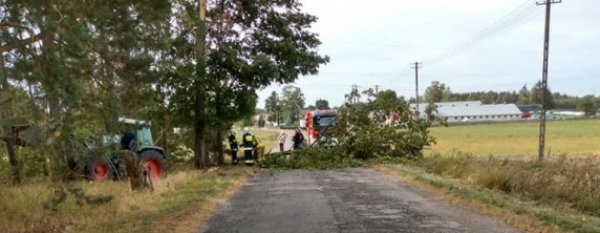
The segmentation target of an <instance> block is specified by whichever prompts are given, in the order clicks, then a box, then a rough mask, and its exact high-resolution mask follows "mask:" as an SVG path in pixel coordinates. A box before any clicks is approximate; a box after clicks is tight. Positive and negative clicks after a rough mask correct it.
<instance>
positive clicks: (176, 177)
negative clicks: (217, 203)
mask: <svg viewBox="0 0 600 233" xmlns="http://www.w3.org/2000/svg"><path fill="white" fill-rule="evenodd" d="M241 177H242V172H240V171H227V172H201V171H182V172H175V173H172V174H169V175H168V176H167V177H166V178H164V179H161V180H157V181H155V182H154V188H155V190H154V191H153V192H132V191H130V188H129V185H128V183H127V182H98V183H91V182H76V183H73V184H69V185H73V186H78V187H80V188H82V189H83V190H85V192H86V194H88V195H95V194H104V195H112V196H113V197H114V198H113V200H112V201H111V202H109V203H106V204H102V205H97V206H93V205H78V204H77V203H76V201H75V199H74V198H71V197H68V198H67V199H66V200H65V201H64V202H63V203H61V204H59V205H58V206H57V208H56V210H50V209H46V208H44V206H45V205H46V204H47V203H48V202H49V200H51V199H52V198H53V197H54V196H55V194H54V190H55V188H54V187H53V186H51V185H48V184H43V183H40V184H26V185H23V186H21V187H0V193H1V196H2V198H0V226H2V232H15V233H16V232H32V233H34V232H66V231H70V232H153V231H152V229H153V228H154V227H153V222H154V221H158V220H160V219H161V218H164V217H165V216H168V215H169V214H174V213H177V212H180V211H184V210H185V209H186V208H190V205H192V204H194V203H201V202H202V201H205V200H206V199H207V198H210V197H214V196H217V195H218V194H220V193H222V192H223V191H224V190H225V189H226V188H227V187H229V186H230V185H231V184H232V183H234V182H235V181H236V180H239V179H240V178H241Z"/></svg>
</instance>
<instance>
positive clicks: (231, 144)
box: [229, 131, 238, 165]
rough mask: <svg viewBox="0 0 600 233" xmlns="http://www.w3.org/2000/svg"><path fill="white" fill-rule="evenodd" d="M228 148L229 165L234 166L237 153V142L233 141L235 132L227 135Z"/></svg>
mask: <svg viewBox="0 0 600 233" xmlns="http://www.w3.org/2000/svg"><path fill="white" fill-rule="evenodd" d="M229 148H231V164H232V165H236V164H237V163H238V161H237V151H238V142H237V139H235V132H233V131H231V132H230V133H229Z"/></svg>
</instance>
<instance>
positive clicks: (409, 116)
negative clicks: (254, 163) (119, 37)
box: [261, 90, 445, 169]
mask: <svg viewBox="0 0 600 233" xmlns="http://www.w3.org/2000/svg"><path fill="white" fill-rule="evenodd" d="M362 96H366V97H367V99H369V100H367V101H365V102H356V101H351V100H355V99H358V98H360V97H361V94H360V93H359V92H358V91H356V90H355V91H353V92H351V93H350V94H348V95H346V99H347V100H348V101H347V102H346V104H345V105H344V106H342V107H341V108H340V111H341V113H340V117H339V119H338V121H337V122H336V123H335V124H334V125H333V126H331V127H332V128H333V130H331V131H333V133H332V135H334V136H331V135H328V134H323V135H322V136H321V138H320V140H317V142H316V144H314V145H311V146H307V147H304V149H301V150H297V151H294V152H293V153H292V155H291V156H280V155H274V156H267V158H266V159H265V160H263V161H261V165H262V166H263V167H272V168H291V169H297V168H315V169H327V168H343V167H356V166H363V165H366V164H371V163H381V162H384V163H389V162H395V163H402V162H406V161H410V160H413V159H416V158H420V157H422V155H423V150H424V149H426V148H427V147H428V146H431V145H432V144H434V143H435V139H434V138H433V137H432V136H431V135H430V133H429V128H431V127H432V126H434V125H445V122H443V121H441V120H440V119H439V118H436V117H435V116H432V117H428V118H427V119H421V118H419V117H418V113H417V112H415V111H413V110H412V109H410V107H409V105H408V103H407V102H406V101H404V100H403V99H402V98H398V97H397V96H396V94H395V92H393V91H390V90H387V91H382V92H379V93H377V94H375V93H374V92H373V90H367V91H364V92H363V93H362ZM329 130H330V129H328V131H329Z"/></svg>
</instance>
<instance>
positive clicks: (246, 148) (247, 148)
mask: <svg viewBox="0 0 600 233" xmlns="http://www.w3.org/2000/svg"><path fill="white" fill-rule="evenodd" d="M244 150H254V148H252V147H244Z"/></svg>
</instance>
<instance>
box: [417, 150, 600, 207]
mask: <svg viewBox="0 0 600 233" xmlns="http://www.w3.org/2000/svg"><path fill="white" fill-rule="evenodd" d="M413 165H416V166H418V167H422V168H424V169H425V170H426V171H427V172H429V173H434V174H437V175H441V176H443V177H447V178H454V179H460V180H462V181H463V182H466V183H468V184H470V185H475V186H478V187H485V188H488V189H494V190H500V191H502V192H505V193H508V194H511V195H514V196H517V197H519V198H521V199H523V200H526V201H533V202H536V203H539V204H543V205H548V206H552V207H555V208H558V209H564V210H565V211H573V212H581V213H584V214H588V215H592V216H600V159H599V158H596V157H577V158H569V157H567V156H561V157H558V158H552V159H548V160H546V161H544V162H543V163H539V162H537V161H536V160H533V159H531V160H525V159H520V160H512V159H508V158H495V157H493V156H490V157H488V158H484V157H478V156H472V155H467V154H456V155H452V156H442V155H439V154H437V155H433V156H429V157H425V158H423V159H422V160H420V161H417V162H415V163H414V164H413Z"/></svg>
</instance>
